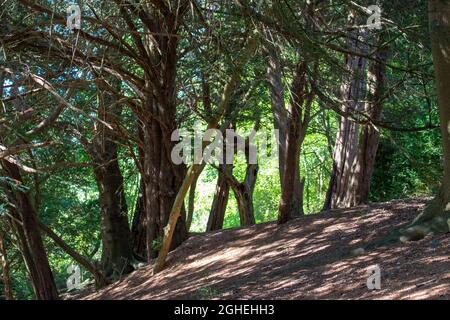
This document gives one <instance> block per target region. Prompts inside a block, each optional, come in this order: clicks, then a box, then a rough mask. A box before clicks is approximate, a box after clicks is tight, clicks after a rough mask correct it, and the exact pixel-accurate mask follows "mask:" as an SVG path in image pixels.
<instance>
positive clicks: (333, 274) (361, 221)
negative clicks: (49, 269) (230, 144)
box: [70, 199, 450, 299]
mask: <svg viewBox="0 0 450 320" xmlns="http://www.w3.org/2000/svg"><path fill="white" fill-rule="evenodd" d="M425 202H426V199H408V200H398V201H392V202H388V203H381V204H372V205H370V206H362V207H357V208H353V209H349V210H333V211H330V212H325V213H321V214H317V215H309V216H306V217H301V218H298V219H295V220H293V221H291V222H289V223H288V224H286V225H282V226H278V225H277V224H276V223H264V224H260V225H256V226H252V227H246V228H238V229H231V230H222V231H218V232H211V233H205V234H195V235H191V236H190V237H189V239H188V240H187V241H186V242H185V243H184V244H183V245H182V246H180V247H179V248H178V249H176V250H174V251H173V252H172V253H171V254H170V255H169V259H168V262H167V268H166V269H165V270H164V271H163V272H161V273H159V274H157V275H155V276H151V271H152V267H151V265H146V266H144V267H142V268H141V269H139V270H137V271H135V272H134V273H132V274H130V275H128V276H126V277H124V278H123V279H122V280H121V281H119V282H117V283H114V284H112V285H111V286H109V287H106V288H104V289H102V290H100V291H98V292H92V291H89V289H87V290H85V291H82V292H79V293H77V294H76V295H72V296H71V297H70V298H71V299H450V234H446V235H442V236H435V237H427V238H425V239H423V240H421V241H418V242H411V243H406V244H402V243H399V244H396V245H393V246H390V247H379V248H376V249H374V250H367V251H365V252H364V253H362V254H359V255H354V254H352V252H353V250H355V249H357V248H360V247H364V246H365V245H366V244H367V243H370V242H372V241H374V240H377V239H380V238H382V237H384V236H386V235H387V234H388V233H389V232H390V231H391V230H392V229H393V228H394V227H398V226H401V225H402V224H404V223H407V222H409V221H411V220H412V219H413V218H414V217H415V216H416V215H417V214H418V212H420V210H421V209H423V208H424V205H425ZM372 265H379V267H380V269H381V290H374V291H371V290H368V288H367V285H366V282H367V277H368V274H367V268H368V267H370V266H372Z"/></svg>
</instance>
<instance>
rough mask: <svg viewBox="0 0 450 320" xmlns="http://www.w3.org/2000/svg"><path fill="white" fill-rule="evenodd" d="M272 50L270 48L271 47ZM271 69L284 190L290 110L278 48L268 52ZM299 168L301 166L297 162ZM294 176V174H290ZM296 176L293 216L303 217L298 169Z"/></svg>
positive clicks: (274, 117) (280, 168)
mask: <svg viewBox="0 0 450 320" xmlns="http://www.w3.org/2000/svg"><path fill="white" fill-rule="evenodd" d="M269 48H270V47H269ZM267 53H268V63H269V67H268V70H267V76H268V80H269V84H270V96H271V105H272V115H273V119H274V129H275V130H279V141H278V150H279V158H278V169H279V175H280V183H281V188H282V189H283V174H284V167H285V164H286V137H287V135H288V110H287V109H286V106H285V102H284V87H283V82H282V79H283V70H282V67H281V63H280V57H279V54H278V52H277V49H276V48H273V47H272V48H270V49H268V50H267ZM296 166H297V167H299V166H300V163H299V160H297V164H296ZM290 174H292V172H290ZM293 176H294V187H293V188H294V190H293V195H292V197H293V200H292V214H293V215H294V216H295V215H303V214H304V212H303V194H302V193H303V192H302V190H303V187H302V183H301V180H300V174H299V170H298V169H297V171H296V173H295V174H293Z"/></svg>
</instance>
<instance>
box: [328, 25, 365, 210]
mask: <svg viewBox="0 0 450 320" xmlns="http://www.w3.org/2000/svg"><path fill="white" fill-rule="evenodd" d="M350 20H351V19H350ZM360 39H362V40H360ZM366 40H367V30H361V31H359V30H354V31H351V32H350V35H349V37H348V38H347V48H348V49H349V50H350V51H352V52H359V53H361V54H367V53H368V46H367V44H366V43H365V41H366ZM366 63H367V59H366V58H364V57H363V56H352V55H347V56H346V71H347V74H346V75H345V77H344V81H343V82H342V85H341V96H342V100H343V101H344V105H343V106H342V110H343V111H344V112H346V113H352V114H354V115H355V116H356V117H357V118H358V114H360V113H362V112H363V111H364V103H363V100H364V98H365V96H366V74H365V73H366ZM359 127H360V126H359V125H358V124H357V123H356V122H354V121H352V120H351V119H349V118H347V117H340V123H339V129H338V133H337V137H336V142H335V147H334V153H333V171H332V174H331V178H330V184H329V187H328V191H327V195H326V201H325V204H324V208H323V209H324V210H329V209H334V208H341V207H349V206H351V205H352V201H351V197H350V196H349V193H348V188H349V183H350V179H351V176H352V172H353V171H354V167H355V162H356V161H357V159H358V141H359Z"/></svg>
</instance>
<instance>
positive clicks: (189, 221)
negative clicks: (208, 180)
mask: <svg viewBox="0 0 450 320" xmlns="http://www.w3.org/2000/svg"><path fill="white" fill-rule="evenodd" d="M198 178H199V177H195V180H194V182H192V186H191V187H190V188H189V197H188V212H187V218H186V230H187V232H189V230H190V229H191V224H192V219H193V217H194V209H195V190H196V189H197V181H198Z"/></svg>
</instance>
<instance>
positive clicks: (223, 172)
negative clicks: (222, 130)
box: [206, 139, 233, 231]
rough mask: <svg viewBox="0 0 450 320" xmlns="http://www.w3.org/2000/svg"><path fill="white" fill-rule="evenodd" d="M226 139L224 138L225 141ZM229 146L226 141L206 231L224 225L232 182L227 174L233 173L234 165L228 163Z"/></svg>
mask: <svg viewBox="0 0 450 320" xmlns="http://www.w3.org/2000/svg"><path fill="white" fill-rule="evenodd" d="M225 141H226V140H225V139H224V142H225ZM226 155H227V148H226V143H224V144H223V150H222V157H223V160H224V161H223V163H222V164H221V165H220V170H218V177H217V184H216V192H215V194H214V200H213V202H212V205H211V211H210V213H209V218H208V224H207V226H206V231H213V230H220V229H222V227H223V221H224V219H225V211H226V209H227V204H228V199H229V196H230V183H229V181H228V178H227V175H232V174H233V165H232V164H227V163H226V159H227V156H226Z"/></svg>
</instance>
